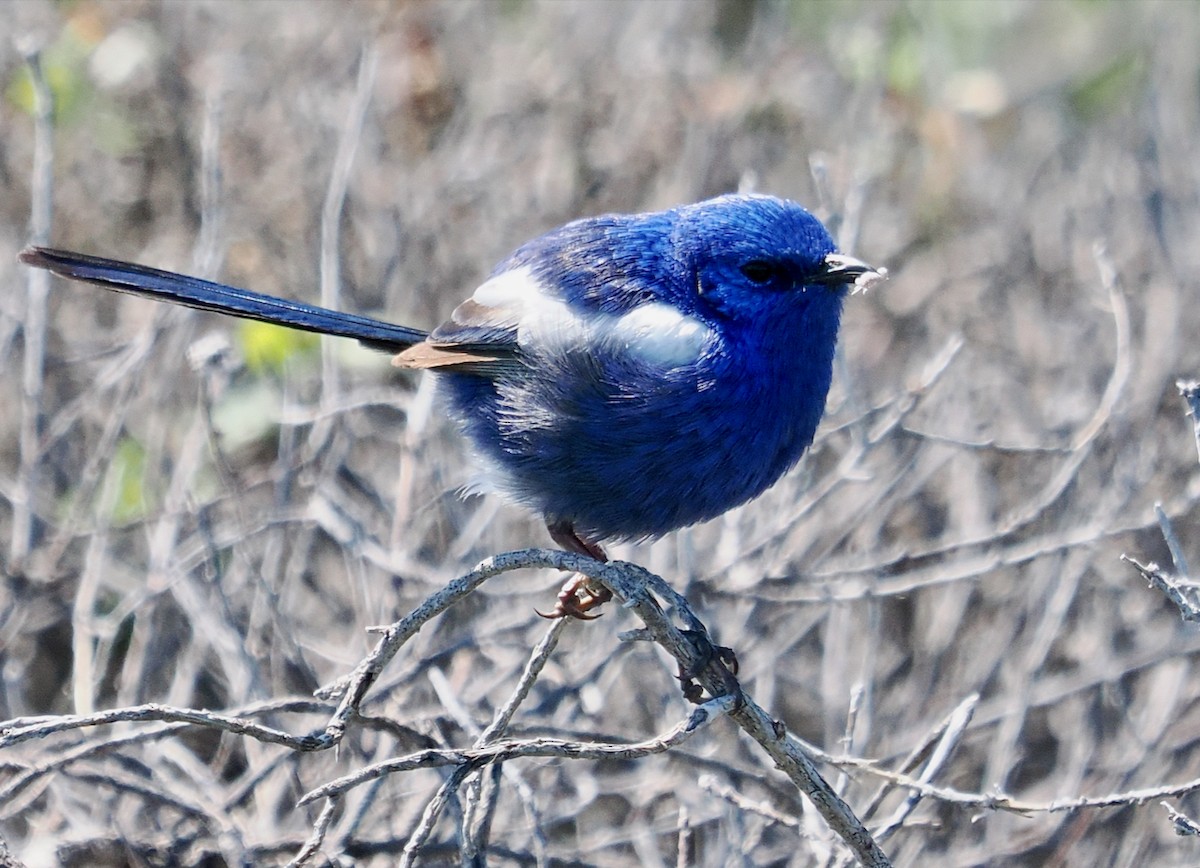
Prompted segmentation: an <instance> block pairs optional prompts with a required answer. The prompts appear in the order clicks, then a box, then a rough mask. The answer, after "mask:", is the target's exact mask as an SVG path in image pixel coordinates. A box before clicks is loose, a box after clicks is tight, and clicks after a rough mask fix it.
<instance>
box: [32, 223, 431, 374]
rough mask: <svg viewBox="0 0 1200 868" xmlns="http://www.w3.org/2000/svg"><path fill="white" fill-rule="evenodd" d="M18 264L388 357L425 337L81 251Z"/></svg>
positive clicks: (42, 254)
mask: <svg viewBox="0 0 1200 868" xmlns="http://www.w3.org/2000/svg"><path fill="white" fill-rule="evenodd" d="M20 260H21V261H22V262H24V263H25V264H26V265H32V266H33V267H34V268H45V269H46V270H47V271H52V272H54V273H55V274H58V275H61V276H62V277H67V278H70V279H71V280H82V281H85V282H87V283H94V284H96V285H97V286H103V287H104V288H105V289H112V290H116V291H117V292H131V293H133V294H135V295H144V296H147V297H149V298H154V299H158V300H159V301H171V302H174V303H175V304H182V305H187V306H188V307H194V308H199V309H200V310H208V311H214V312H216V313H224V314H229V315H231V316H238V317H243V318H245V319H256V320H260V321H262V322H269V323H275V324H277V325H282V326H289V327H291V328H294V329H301V330H303V331H308V332H317V333H318V334H323V335H337V336H338V337H343V338H354V339H356V340H359V341H361V342H362V343H364V344H366V345H367V346H369V347H371V348H373V349H378V350H383V351H385V352H389V353H398V352H400V350H403V349H406V348H407V347H411V346H412V345H413V344H419V343H420V342H421V341H423V340H425V335H426V333H425V332H423V331H421V330H420V329H414V328H408V327H407V326H400V325H393V324H392V323H386V322H381V321H380V320H377V319H371V318H370V317H366V316H358V315H356V314H352V313H342V312H340V311H336V310H328V309H326V308H323V307H317V306H315V305H311V304H304V303H303V302H299V301H289V300H288V299H284V298H275V297H274V296H270V295H262V294H260V293H257V292H250V291H249V290H248V289H238V288H237V287H235V286H226V285H225V284H223V283H214V282H213V281H211V280H201V279H200V278H198V277H188V276H186V275H183V274H175V273H174V272H172V271H159V270H158V269H157V268H147V267H146V266H144V265H135V264H134V263H132V262H119V261H117V260H114V259H101V258H100V257H98V256H87V255H85V254H83V253H71V252H69V251H66V250H53V249H51V248H49V247H27V248H25V250H23V251H22V252H21V255H20Z"/></svg>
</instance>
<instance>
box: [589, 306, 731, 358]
mask: <svg viewBox="0 0 1200 868" xmlns="http://www.w3.org/2000/svg"><path fill="white" fill-rule="evenodd" d="M609 338H610V340H613V341H617V342H619V343H621V344H623V345H624V346H625V348H627V349H628V350H629V351H630V352H632V353H633V354H634V355H637V356H639V357H640V358H642V359H644V360H645V361H647V362H650V363H651V364H656V365H664V366H668V367H674V366H676V365H686V364H688V363H689V362H694V361H696V359H698V358H700V354H701V353H702V352H703V351H704V348H705V346H706V345H707V344H708V342H709V341H710V340H711V339H712V338H713V331H712V329H710V328H709V327H708V326H706V325H705V324H704V323H702V322H701V321H700V320H698V319H696V318H695V317H692V316H688V315H687V314H685V313H684V312H683V311H681V310H678V309H677V308H674V307H672V306H671V305H669V304H664V303H663V302H661V301H655V302H651V303H649V304H644V305H642V306H641V307H636V308H634V309H633V310H631V311H629V313H627V314H623V315H622V316H620V317H617V318H616V322H615V323H614V324H613V326H612V331H611V333H610V335H609Z"/></svg>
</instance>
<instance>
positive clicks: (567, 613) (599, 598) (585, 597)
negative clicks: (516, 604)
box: [534, 573, 613, 621]
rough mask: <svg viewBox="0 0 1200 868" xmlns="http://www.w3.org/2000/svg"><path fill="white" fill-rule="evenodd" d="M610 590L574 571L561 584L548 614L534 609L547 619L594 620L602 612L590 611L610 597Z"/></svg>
mask: <svg viewBox="0 0 1200 868" xmlns="http://www.w3.org/2000/svg"><path fill="white" fill-rule="evenodd" d="M612 596H613V595H612V591H610V590H609V589H608V588H606V587H604V586H603V585H598V584H596V583H594V582H592V581H590V580H589V579H588V577H587V576H585V575H584V574H583V573H575V574H574V575H572V576H571V578H569V579H567V581H566V582H565V583H564V584H563V586H562V590H560V591H559V592H558V599H557V600H556V601H555V604H554V611H553V612H551V613H550V614H546V613H545V612H541V611H538V610H537V609H534V611H535V612H537V613H538V614H539V615H541V616H542V617H543V618H546V619H547V620H550V621H554V620H557V619H558V618H575V619H576V620H578V621H595V620H596V619H597V618H599V617H600V615H601V614H603V613H602V612H596V613H594V614H593V613H592V609H595V608H597V607H599V606H601V605H603V604H604V603H607V602H608V601H609V600H611V599H612Z"/></svg>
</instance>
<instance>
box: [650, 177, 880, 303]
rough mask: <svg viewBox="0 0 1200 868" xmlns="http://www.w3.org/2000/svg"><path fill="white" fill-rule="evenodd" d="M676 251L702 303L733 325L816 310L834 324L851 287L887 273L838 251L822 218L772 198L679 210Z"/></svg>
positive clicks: (734, 198)
mask: <svg viewBox="0 0 1200 868" xmlns="http://www.w3.org/2000/svg"><path fill="white" fill-rule="evenodd" d="M672 246H673V248H674V250H675V252H676V255H677V256H679V257H680V258H681V259H682V260H683V262H682V264H683V267H684V270H685V271H686V272H687V273H689V274H690V275H691V279H692V280H694V282H695V292H696V294H697V296H698V303H699V306H700V307H702V308H707V309H708V310H710V311H712V313H713V314H715V315H716V316H717V317H719V318H722V319H729V320H743V319H754V318H757V317H765V316H770V315H771V314H772V313H776V314H778V313H779V312H780V311H781V310H783V311H802V310H808V309H810V308H814V305H815V306H816V307H815V310H820V311H828V313H829V315H830V316H832V317H833V318H834V319H835V320H836V317H837V313H838V311H839V310H840V309H841V300H842V298H843V297H844V296H845V295H846V293H847V292H848V291H849V290H850V289H852V288H856V287H857V288H865V287H866V286H867V285H869V284H870V283H873V282H875V281H878V280H880V279H882V277H883V276H884V275H885V274H886V272H885V271H883V270H882V269H874V268H872V267H871V266H869V265H867V264H866V263H864V262H860V261H859V260H857V259H854V258H852V257H849V256H844V255H842V254H840V253H837V252H836V247H835V245H834V243H833V239H832V238H830V237H829V233H828V232H827V231H826V230H825V227H824V226H823V225H822V224H821V221H819V220H818V219H817V218H816V217H814V216H813V215H812V214H810V213H809V212H808V211H806V210H805V209H804V208H802V207H800V206H799V205H797V204H796V203H794V202H790V201H788V200H786V199H778V198H776V197H774V196H746V195H731V196H721V197H718V198H716V199H709V200H707V201H705V202H699V203H697V204H695V205H688V206H686V207H684V208H681V209H679V211H678V212H677V220H676V223H675V226H674V230H673V233H672Z"/></svg>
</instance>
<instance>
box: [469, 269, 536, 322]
mask: <svg viewBox="0 0 1200 868" xmlns="http://www.w3.org/2000/svg"><path fill="white" fill-rule="evenodd" d="M541 294H542V287H541V284H539V283H538V282H537V281H536V280H535V279H534V277H533V272H532V271H530V270H529V267H528V266H522V267H520V268H513V269H511V270H509V271H505V272H502V273H500V274H497V275H496V276H495V277H492V278H489V279H488V280H486V281H484V282H483V283H481V284H480V285H479V286H478V287H477V288H476V289H475V291H474V292H473V293H471V298H473V299H475V302H476V303H477V304H481V305H483V306H484V307H494V308H509V309H512V310H514V311H517V312H520V311H521V310H522V309H523V308H525V307H526V306H527V305H528V304H529V303H530V302H531V301H532V300H533V299H535V298H537V297H538V296H540V295H541Z"/></svg>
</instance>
